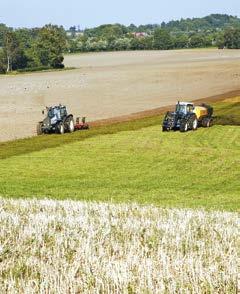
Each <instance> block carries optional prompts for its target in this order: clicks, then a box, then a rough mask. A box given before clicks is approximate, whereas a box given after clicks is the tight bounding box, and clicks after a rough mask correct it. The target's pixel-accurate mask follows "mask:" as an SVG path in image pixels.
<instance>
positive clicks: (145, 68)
mask: <svg viewBox="0 0 240 294" xmlns="http://www.w3.org/2000/svg"><path fill="white" fill-rule="evenodd" d="M239 57H240V53H239V51H238V50H215V49H214V50H212V49H210V50H209V49H206V50H205V49H203V50H179V51H142V52H141V51H140V52H139V51H138V52H114V53H93V54H81V55H70V56H66V57H65V65H66V66H70V67H76V69H75V70H69V71H62V72H46V73H34V74H24V75H16V76H1V77H0V89H1V91H0V141H6V140H12V139H16V138H23V137H28V136H33V135H35V134H36V125H37V122H38V121H40V120H42V115H41V110H42V109H43V108H44V107H45V106H50V105H54V104H58V103H62V104H65V105H67V106H68V109H69V112H72V113H73V114H74V115H75V116H80V115H82V116H87V117H88V118H89V120H91V121H93V120H98V119H104V118H111V117H115V116H121V115H128V114H130V113H135V112H139V111H145V110H148V109H154V108H156V107H161V106H164V105H170V104H173V103H175V102H176V101H177V99H184V100H193V99H199V98H203V97H209V96H212V95H217V94H221V93H226V92H228V91H233V90H238V89H239V82H240V73H239V67H240V58H239Z"/></svg>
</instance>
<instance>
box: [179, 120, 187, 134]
mask: <svg viewBox="0 0 240 294" xmlns="http://www.w3.org/2000/svg"><path fill="white" fill-rule="evenodd" d="M187 131H188V122H187V121H186V120H182V121H181V123H180V132H182V133H184V132H187Z"/></svg>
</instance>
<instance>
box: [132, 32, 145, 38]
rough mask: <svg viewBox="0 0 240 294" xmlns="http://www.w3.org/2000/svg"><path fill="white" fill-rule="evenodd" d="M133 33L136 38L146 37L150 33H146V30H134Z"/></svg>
mask: <svg viewBox="0 0 240 294" xmlns="http://www.w3.org/2000/svg"><path fill="white" fill-rule="evenodd" d="M133 35H134V37H136V38H144V37H147V36H148V34H147V33H145V32H134V33H133Z"/></svg>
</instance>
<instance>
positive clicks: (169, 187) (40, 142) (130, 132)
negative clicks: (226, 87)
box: [0, 98, 240, 210]
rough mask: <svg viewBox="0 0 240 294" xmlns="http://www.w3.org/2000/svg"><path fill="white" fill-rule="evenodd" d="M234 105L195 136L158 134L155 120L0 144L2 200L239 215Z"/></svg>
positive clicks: (220, 108) (238, 132)
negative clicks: (111, 204)
mask: <svg viewBox="0 0 240 294" xmlns="http://www.w3.org/2000/svg"><path fill="white" fill-rule="evenodd" d="M238 99H239V98H236V100H230V101H228V102H226V101H225V102H221V103H217V104H215V110H216V116H217V118H216V123H217V124H218V125H215V126H214V127H213V128H211V129H199V130H198V131H197V132H188V133H186V134H182V133H179V132H175V133H174V132H172V133H162V132H161V127H160V125H161V121H162V117H161V116H154V117H150V118H145V119H142V120H141V119H139V120H136V121H132V122H128V123H120V124H116V125H114V124H113V125H112V126H111V125H110V126H105V127H97V128H95V129H93V130H90V131H89V132H83V133H76V134H73V135H64V136H63V137H60V136H56V135H53V136H43V137H39V138H33V139H28V140H19V141H16V142H12V143H11V142H10V143H5V144H1V145H0V146H1V154H2V158H5V159H3V160H1V162H0V168H1V175H0V195H1V196H4V197H17V198H19V197H27V198H28V197H37V198H45V197H50V198H56V199H67V198H71V199H78V200H97V201H114V202H129V201H131V202H132V201H134V202H139V203H154V204H156V205H160V206H177V207H195V208H196V207H205V208H211V209H221V210H222V209H227V210H239V208H240V206H239V203H240V201H239V200H240V199H239V176H240V174H239V169H238V166H239V158H240V151H239V150H240V148H239V147H240V129H239V126H237V124H238V123H239V102H238V101H239V100H238ZM230 109H231V110H230ZM230 119H231V120H230ZM224 124H227V125H224ZM228 124H232V125H228ZM37 150H38V151H37ZM4 154H5V155H4Z"/></svg>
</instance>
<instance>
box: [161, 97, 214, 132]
mask: <svg viewBox="0 0 240 294" xmlns="http://www.w3.org/2000/svg"><path fill="white" fill-rule="evenodd" d="M212 116H213V108H212V107H211V106H209V105H206V104H201V105H199V106H195V105H194V104H193V103H191V102H178V103H177V105H176V109H175V112H167V114H166V115H165V118H164V121H163V125H162V130H163V132H167V131H170V130H180V132H187V131H188V130H196V129H197V128H198V127H205V128H208V127H211V126H212V124H213V118H212Z"/></svg>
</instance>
